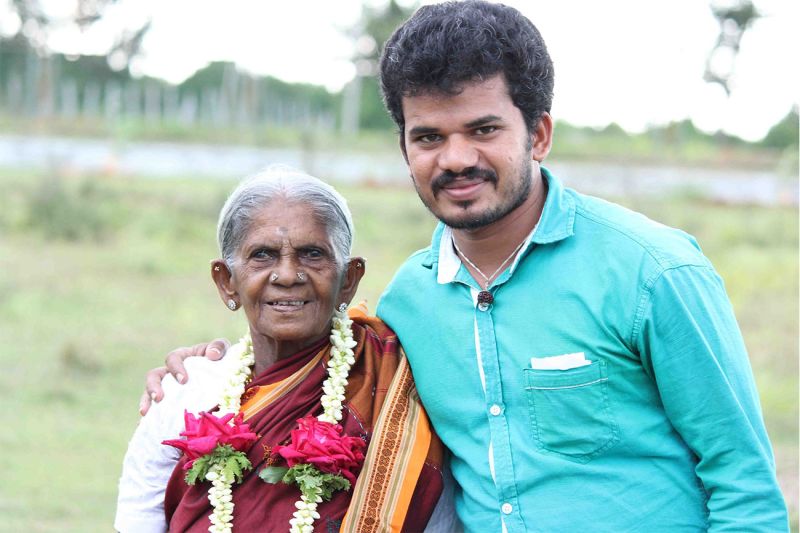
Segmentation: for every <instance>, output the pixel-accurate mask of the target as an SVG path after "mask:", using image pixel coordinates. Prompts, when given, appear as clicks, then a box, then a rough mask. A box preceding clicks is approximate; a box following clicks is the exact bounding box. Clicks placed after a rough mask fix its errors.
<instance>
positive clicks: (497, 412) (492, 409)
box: [489, 404, 511, 512]
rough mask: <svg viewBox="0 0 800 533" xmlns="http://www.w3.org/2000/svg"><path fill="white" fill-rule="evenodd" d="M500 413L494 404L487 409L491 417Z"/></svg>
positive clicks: (498, 407) (497, 406)
mask: <svg viewBox="0 0 800 533" xmlns="http://www.w3.org/2000/svg"><path fill="white" fill-rule="evenodd" d="M500 411H502V409H500V406H499V405H497V404H494V405H493V406H491V407H490V408H489V412H490V413H492V415H493V416H497V415H499V414H500ZM506 505H508V504H506ZM509 512H511V511H509Z"/></svg>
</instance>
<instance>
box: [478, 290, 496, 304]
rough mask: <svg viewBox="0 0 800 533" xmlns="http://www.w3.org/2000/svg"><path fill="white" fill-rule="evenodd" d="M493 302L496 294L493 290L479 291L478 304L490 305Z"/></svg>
mask: <svg viewBox="0 0 800 533" xmlns="http://www.w3.org/2000/svg"><path fill="white" fill-rule="evenodd" d="M492 302H494V296H493V295H492V293H491V292H489V291H487V290H483V291H481V292H479V293H478V305H481V304H483V305H490V304H491V303H492Z"/></svg>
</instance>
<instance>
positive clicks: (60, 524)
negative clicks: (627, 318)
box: [0, 171, 798, 532]
mask: <svg viewBox="0 0 800 533" xmlns="http://www.w3.org/2000/svg"><path fill="white" fill-rule="evenodd" d="M0 187H2V189H3V190H4V191H5V195H4V197H3V198H2V200H0V268H1V269H2V271H3V272H4V273H5V275H4V276H3V277H2V278H0V346H3V349H2V350H0V366H2V368H3V372H2V373H0V403H1V404H2V405H3V410H2V412H3V415H2V416H3V419H2V420H3V427H5V428H6V429H5V430H4V431H2V432H0V446H1V447H2V450H3V453H2V454H0V471H2V472H3V482H2V483H0V516H2V520H1V521H0V531H9V532H17V531H31V532H37V531H47V532H50V531H52V532H55V531H59V532H71V531H74V532H87V531H108V530H110V526H111V523H112V517H113V513H114V508H115V501H116V484H117V479H118V476H119V472H120V466H121V460H122V456H123V454H124V451H125V447H126V444H127V441H128V439H129V437H130V435H131V433H132V431H133V429H134V427H135V424H136V422H137V420H138V418H139V416H138V413H137V402H138V398H139V394H140V392H141V390H142V377H143V374H144V372H145V371H146V370H147V369H149V368H151V367H152V366H155V365H157V364H159V363H160V361H161V360H162V358H163V355H164V354H165V353H166V352H167V351H168V350H170V349H172V348H173V347H175V346H177V345H180V344H188V343H194V342H199V341H201V340H205V339H209V338H211V337H213V336H217V335H222V336H227V337H228V338H231V339H233V338H238V336H240V335H241V333H242V332H243V328H244V327H245V323H244V322H243V320H242V318H241V317H240V316H239V315H238V314H237V315H234V314H232V313H230V312H228V311H227V309H226V308H225V307H224V305H223V304H222V303H221V302H220V301H219V299H218V296H217V294H216V292H215V290H214V288H213V287H212V284H211V281H210V276H209V266H208V261H209V260H210V259H211V258H213V257H215V256H216V250H215V245H214V237H213V235H214V224H215V219H216V215H217V212H218V210H219V208H220V207H221V205H222V203H223V201H224V198H225V196H226V195H227V193H228V192H229V190H230V189H231V188H232V187H233V183H232V182H230V181H224V180H208V181H198V180H197V179H190V178H188V177H186V178H181V177H176V178H174V179H168V180H163V179H162V180H152V179H147V178H121V177H119V176H115V177H110V176H105V175H94V176H85V175H82V176H69V175H61V174H58V173H57V172H51V173H42V174H37V173H30V172H27V173H26V172H12V171H0ZM340 190H341V191H342V192H343V193H344V194H345V196H346V197H347V198H348V199H349V200H350V203H351V207H352V210H353V212H354V213H355V215H356V227H357V238H356V251H357V252H358V253H359V254H361V255H363V256H365V257H367V258H368V272H369V275H368V276H367V277H366V279H365V283H363V284H362V288H361V291H360V297H362V298H366V299H367V300H368V302H369V304H370V306H371V308H372V309H374V306H375V304H376V301H377V298H378V296H379V294H380V292H381V289H382V288H383V286H384V285H385V284H386V283H387V281H388V280H389V279H390V277H391V275H392V273H393V271H394V269H395V268H396V266H397V265H399V264H400V262H401V261H402V260H403V259H404V258H405V257H406V256H407V255H408V254H409V253H410V252H411V251H413V250H415V249H418V248H421V247H424V246H426V245H427V244H428V242H429V238H430V230H431V229H432V227H433V220H432V218H431V217H430V215H428V213H427V212H426V211H425V210H424V208H423V207H422V206H421V204H420V203H419V201H418V200H417V198H416V195H415V194H414V192H413V190H411V189H410V188H365V187H359V188H355V187H341V188H340ZM629 204H630V202H629ZM632 207H634V208H635V209H638V210H640V211H643V212H645V213H647V214H649V215H650V216H651V217H653V218H655V219H657V220H660V221H662V222H665V223H667V224H671V225H677V226H680V227H682V228H684V229H686V230H688V231H689V232H691V233H693V234H694V235H695V236H697V238H698V239H699V241H700V243H701V245H702V246H703V248H704V251H705V252H706V254H707V255H709V256H710V257H711V259H712V261H713V262H714V263H715V265H716V266H717V268H718V270H719V271H720V273H721V274H722V276H723V277H724V278H725V280H726V285H727V288H728V291H729V293H730V296H731V299H732V301H733V304H734V306H735V308H736V312H737V316H738V318H739V321H740V323H741V326H742V329H743V331H744V336H745V339H746V342H747V345H748V348H749V351H750V356H751V360H752V363H753V367H754V370H755V373H756V377H757V381H758V385H759V390H760V393H761V399H762V404H763V408H764V412H765V417H766V421H767V426H768V429H769V432H770V435H771V438H772V439H773V443H774V446H775V450H776V455H777V460H778V471H779V475H780V478H781V483H782V486H783V489H784V492H785V495H786V498H787V501H788V502H789V505H790V506H791V509H792V513H793V517H794V521H795V524H796V520H797V496H798V492H797V466H798V465H797V460H798V458H797V436H798V398H797V374H798V360H797V338H798V321H797V318H798V301H797V294H798V263H797V252H798V250H797V243H798V227H797V210H796V209H794V208H785V209H767V208H761V207H746V206H740V207H731V206H723V205H710V204H707V203H703V202H702V201H700V200H698V199H695V198H691V197H684V198H680V197H679V198H670V199H668V201H664V199H660V200H659V201H645V200H637V201H635V202H634V203H633V204H632ZM400 228H402V230H399V229H400Z"/></svg>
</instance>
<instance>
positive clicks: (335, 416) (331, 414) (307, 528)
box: [289, 310, 356, 533]
mask: <svg viewBox="0 0 800 533" xmlns="http://www.w3.org/2000/svg"><path fill="white" fill-rule="evenodd" d="M352 325H353V321H352V320H350V317H349V316H347V313H346V312H345V311H344V310H342V311H339V310H336V311H335V312H334V313H333V328H332V330H331V357H330V359H329V360H328V379H326V380H325V381H324V382H323V383H322V392H323V395H322V399H321V400H320V401H321V403H322V414H321V415H319V416H318V417H317V420H319V421H321V422H328V423H330V424H338V423H339V422H341V420H342V403H343V402H344V388H345V387H346V386H347V377H348V376H349V375H350V366H352V365H353V363H355V362H356V359H355V354H354V353H353V348H354V347H355V346H356V342H355V341H354V340H353V328H352V327H351V326H352ZM321 493H322V491H321V489H318V491H317V492H316V493H315V494H313V498H311V497H308V498H307V497H306V495H305V494H304V495H302V496H301V497H300V499H299V500H298V501H297V503H295V504H294V506H295V507H297V511H295V512H294V514H293V515H292V516H293V517H294V518H292V519H291V520H289V525H290V526H291V527H290V528H289V532H290V533H313V531H314V520H317V519H318V518H319V513H318V512H317V504H318V503H320V502H321V501H322V496H321Z"/></svg>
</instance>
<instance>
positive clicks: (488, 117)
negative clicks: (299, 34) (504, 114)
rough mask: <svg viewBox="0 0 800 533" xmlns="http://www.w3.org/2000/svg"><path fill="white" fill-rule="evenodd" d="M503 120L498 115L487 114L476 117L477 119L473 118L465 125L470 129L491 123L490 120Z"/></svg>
mask: <svg viewBox="0 0 800 533" xmlns="http://www.w3.org/2000/svg"><path fill="white" fill-rule="evenodd" d="M502 121H503V119H502V118H500V117H498V116H497V115H486V116H483V117H480V118H476V119H475V120H472V121H470V122H467V123H466V124H465V126H466V127H467V128H469V129H473V128H480V127H481V126H485V125H486V124H489V123H490V122H502Z"/></svg>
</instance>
